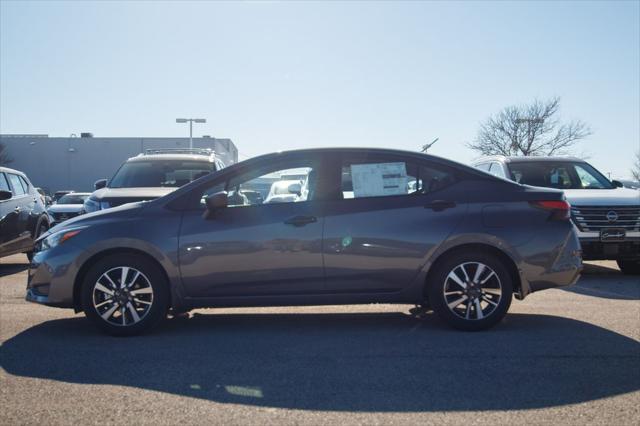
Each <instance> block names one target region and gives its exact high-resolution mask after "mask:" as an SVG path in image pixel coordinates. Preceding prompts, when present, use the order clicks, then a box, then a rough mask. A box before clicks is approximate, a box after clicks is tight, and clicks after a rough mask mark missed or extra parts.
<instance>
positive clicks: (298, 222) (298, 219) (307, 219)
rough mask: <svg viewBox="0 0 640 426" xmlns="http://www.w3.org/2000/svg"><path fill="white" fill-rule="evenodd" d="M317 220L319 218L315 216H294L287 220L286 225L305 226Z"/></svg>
mask: <svg viewBox="0 0 640 426" xmlns="http://www.w3.org/2000/svg"><path fill="white" fill-rule="evenodd" d="M317 221H318V219H317V218H316V217H315V216H294V217H291V218H289V219H287V220H285V221H284V223H285V224H286V225H293V226H304V225H307V224H309V223H314V222H317Z"/></svg>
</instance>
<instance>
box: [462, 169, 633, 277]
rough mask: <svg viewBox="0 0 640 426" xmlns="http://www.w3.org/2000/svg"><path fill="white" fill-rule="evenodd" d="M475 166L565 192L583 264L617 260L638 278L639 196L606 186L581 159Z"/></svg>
mask: <svg viewBox="0 0 640 426" xmlns="http://www.w3.org/2000/svg"><path fill="white" fill-rule="evenodd" d="M474 166H475V167H477V168H479V169H481V170H484V171H486V172H488V173H491V174H493V175H495V176H499V177H502V178H506V179H511V180H514V181H516V182H519V183H521V184H525V185H532V186H538V187H546V188H555V189H561V190H562V191H564V193H565V196H566V197H567V200H568V201H569V202H570V203H571V218H572V221H573V223H574V225H575V226H576V229H577V230H578V237H579V238H580V243H581V245H582V251H583V257H584V259H585V260H605V259H609V260H615V261H616V262H617V263H618V266H619V267H620V270H621V271H622V272H624V273H625V274H640V191H638V190H634V189H629V188H623V187H622V184H621V183H620V182H618V181H615V180H614V181H609V180H608V179H607V178H606V177H605V176H604V175H603V174H602V173H600V172H599V171H598V170H596V169H595V168H594V167H593V166H591V165H590V164H589V163H587V162H586V161H584V160H581V159H579V158H567V157H502V156H497V157H487V158H482V159H479V160H477V161H476V162H474Z"/></svg>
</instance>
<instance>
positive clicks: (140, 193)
mask: <svg viewBox="0 0 640 426" xmlns="http://www.w3.org/2000/svg"><path fill="white" fill-rule="evenodd" d="M176 189H178V188H173V187H154V188H102V189H99V190H97V191H95V192H94V193H93V194H91V198H93V199H95V200H98V201H103V200H112V199H130V200H131V201H142V200H153V199H155V198H160V197H162V196H164V195H167V194H169V193H170V192H173V191H175V190H176Z"/></svg>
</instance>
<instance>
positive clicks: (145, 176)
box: [84, 149, 225, 213]
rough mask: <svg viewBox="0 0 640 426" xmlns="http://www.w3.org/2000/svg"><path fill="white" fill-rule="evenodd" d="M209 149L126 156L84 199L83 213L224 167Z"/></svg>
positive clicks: (144, 197) (158, 192) (157, 193)
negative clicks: (108, 179) (114, 170)
mask: <svg viewBox="0 0 640 426" xmlns="http://www.w3.org/2000/svg"><path fill="white" fill-rule="evenodd" d="M224 166H225V165H224V163H223V162H222V161H221V160H220V159H219V158H217V157H216V156H215V153H214V152H213V151H212V150H210V149H153V150H147V151H146V152H145V153H144V154H139V155H137V156H136V157H132V158H129V159H128V160H127V161H125V162H124V163H123V164H122V166H120V168H119V169H118V171H116V173H115V175H114V176H113V177H112V178H111V180H110V181H108V182H107V179H100V180H98V181H97V182H96V183H95V189H96V191H95V192H93V193H92V194H91V196H90V197H89V198H87V200H86V201H85V203H84V210H85V212H87V213H91V212H95V211H98V210H103V209H108V208H111V207H117V206H120V205H122V204H126V203H132V202H135V201H148V200H153V199H155V198H158V197H162V196H163V195H166V194H168V193H170V192H172V191H175V190H176V189H177V188H179V187H181V186H183V185H185V184H187V183H189V182H191V181H193V180H196V179H198V178H200V177H202V176H206V175H208V174H209V173H212V172H215V171H217V170H221V169H222V168H224Z"/></svg>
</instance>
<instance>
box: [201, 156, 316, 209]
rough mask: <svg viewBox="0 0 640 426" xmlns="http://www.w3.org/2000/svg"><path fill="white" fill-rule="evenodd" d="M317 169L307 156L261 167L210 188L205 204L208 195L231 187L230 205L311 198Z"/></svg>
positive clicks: (248, 204)
mask: <svg viewBox="0 0 640 426" xmlns="http://www.w3.org/2000/svg"><path fill="white" fill-rule="evenodd" d="M317 173H318V167H317V164H316V163H315V162H309V161H306V160H302V161H300V162H293V163H292V162H289V163H287V164H286V165H285V164H283V165H280V166H279V165H277V164H274V165H270V166H266V167H261V168H257V169H255V170H251V171H250V172H246V173H242V174H240V175H236V176H233V177H231V178H229V180H227V181H225V182H218V183H217V184H215V185H213V186H211V187H209V188H207V189H206V190H205V191H204V193H203V194H202V197H201V205H202V206H204V198H205V197H207V196H208V195H211V194H215V193H216V192H220V191H227V196H228V206H229V207H246V206H255V205H268V204H277V203H300V202H304V201H311V200H313V199H314V196H315V191H316V184H317Z"/></svg>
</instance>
